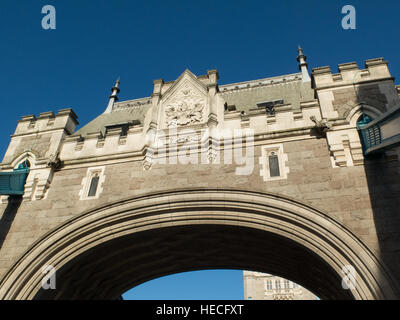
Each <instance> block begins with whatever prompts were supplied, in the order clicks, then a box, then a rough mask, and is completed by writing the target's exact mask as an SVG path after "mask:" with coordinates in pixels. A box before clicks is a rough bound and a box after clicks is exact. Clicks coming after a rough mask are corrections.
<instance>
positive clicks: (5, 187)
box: [0, 163, 29, 196]
mask: <svg viewBox="0 0 400 320" xmlns="http://www.w3.org/2000/svg"><path fill="white" fill-rule="evenodd" d="M28 174H29V167H28V166H27V165H26V163H23V164H20V165H19V166H18V169H14V171H12V172H0V195H9V196H11V195H23V194H24V192H25V190H24V189H25V182H26V178H27V177H28Z"/></svg>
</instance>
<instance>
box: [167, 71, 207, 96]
mask: <svg viewBox="0 0 400 320" xmlns="http://www.w3.org/2000/svg"><path fill="white" fill-rule="evenodd" d="M184 88H188V89H194V90H195V91H198V92H199V93H201V94H203V95H207V87H206V85H205V84H204V83H203V82H201V81H200V80H199V79H197V77H196V75H194V74H193V73H192V72H191V71H190V70H189V69H186V70H185V71H184V72H183V73H182V74H181V75H180V76H179V77H178V79H176V80H175V82H174V83H173V84H172V85H171V86H170V87H169V88H168V89H167V90H166V91H165V92H164V93H163V95H162V100H163V101H167V100H169V99H170V97H171V96H173V95H174V94H177V93H178V94H179V91H182V90H183V89H184Z"/></svg>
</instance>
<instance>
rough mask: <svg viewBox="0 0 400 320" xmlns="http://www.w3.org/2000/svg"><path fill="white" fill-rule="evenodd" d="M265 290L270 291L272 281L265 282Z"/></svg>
mask: <svg viewBox="0 0 400 320" xmlns="http://www.w3.org/2000/svg"><path fill="white" fill-rule="evenodd" d="M267 290H272V281H271V280H267Z"/></svg>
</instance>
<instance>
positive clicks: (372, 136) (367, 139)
mask: <svg viewBox="0 0 400 320" xmlns="http://www.w3.org/2000/svg"><path fill="white" fill-rule="evenodd" d="M372 120H373V119H372V118H371V117H370V116H368V115H366V114H365V113H363V114H362V115H361V117H360V118H359V119H358V121H357V129H358V134H359V136H360V141H361V145H362V148H363V153H365V151H366V150H367V149H368V148H369V147H370V146H371V144H374V143H375V142H376V141H375V140H376V139H377V138H378V136H379V137H380V134H379V132H375V130H367V131H364V130H362V129H363V127H365V126H366V125H367V124H368V123H370V122H371V121H372Z"/></svg>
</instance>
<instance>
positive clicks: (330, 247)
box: [0, 189, 397, 299]
mask: <svg viewBox="0 0 400 320" xmlns="http://www.w3.org/2000/svg"><path fill="white" fill-rule="evenodd" d="M48 265H51V266H53V267H54V268H55V269H56V271H57V272H56V279H57V286H56V287H57V288H56V290H43V289H41V284H42V279H43V276H44V275H43V273H42V268H43V267H44V266H48ZM348 265H351V266H352V267H353V268H354V269H355V271H356V279H357V285H356V287H355V288H354V289H351V290H345V289H344V288H343V287H342V277H343V272H342V268H343V267H344V266H348ZM210 268H212V269H241V270H251V271H258V272H265V273H270V274H275V275H277V276H280V277H283V278H287V279H290V280H292V281H293V282H296V283H298V284H300V285H302V286H304V287H305V288H307V289H309V290H310V291H312V292H314V293H315V294H317V295H318V296H319V297H320V298H321V299H390V298H395V297H396V295H397V291H396V290H397V288H395V287H394V283H395V282H394V281H392V279H391V277H390V275H389V274H388V273H387V272H386V269H385V267H384V266H383V265H382V264H381V263H380V262H379V260H378V259H377V258H376V257H375V256H374V255H373V254H372V253H371V252H370V251H369V250H368V248H367V247H366V246H365V245H364V244H363V243H362V242H361V241H360V240H359V239H357V237H356V236H355V235H354V234H352V233H351V232H350V231H349V230H347V229H346V228H345V227H344V226H343V225H341V224H340V223H338V222H337V221H335V220H334V219H332V218H331V217H330V216H329V215H327V214H325V213H323V212H321V211H319V210H317V209H315V208H312V207H310V206H308V205H306V204H303V203H300V202H298V201H295V200H293V199H288V198H286V197H282V196H279V195H272V194H265V193H260V192H251V191H241V190H221V189H215V190H209V189H190V190H174V191H166V192H158V193H153V194H147V195H143V196H139V197H134V198H130V199H125V200H121V201H118V202H115V203H112V204H107V205H104V206H101V207H98V208H96V209H93V210H90V211H88V212H85V213H82V214H80V215H78V216H76V217H75V218H73V219H71V220H70V221H68V222H67V223H65V224H63V225H62V226H59V227H58V228H56V229H55V230H53V231H52V232H49V233H48V234H47V235H46V236H44V237H43V238H42V239H40V240H39V241H38V242H36V243H35V244H34V245H33V246H32V247H31V248H30V249H29V250H28V251H27V252H26V253H25V254H24V255H23V256H22V257H21V258H20V259H19V260H18V261H17V262H16V263H15V264H14V266H13V268H12V269H11V270H10V271H9V272H8V273H7V274H6V276H5V277H4V278H3V279H2V281H1V282H0V298H3V299H116V298H117V297H118V296H120V295H121V294H122V293H124V292H125V291H126V290H128V289H130V288H132V287H134V286H135V285H139V284H141V283H143V282H146V281H148V280H151V279H154V278H158V277H160V276H164V275H169V274H173V273H178V272H184V271H191V270H202V269H210Z"/></svg>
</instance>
